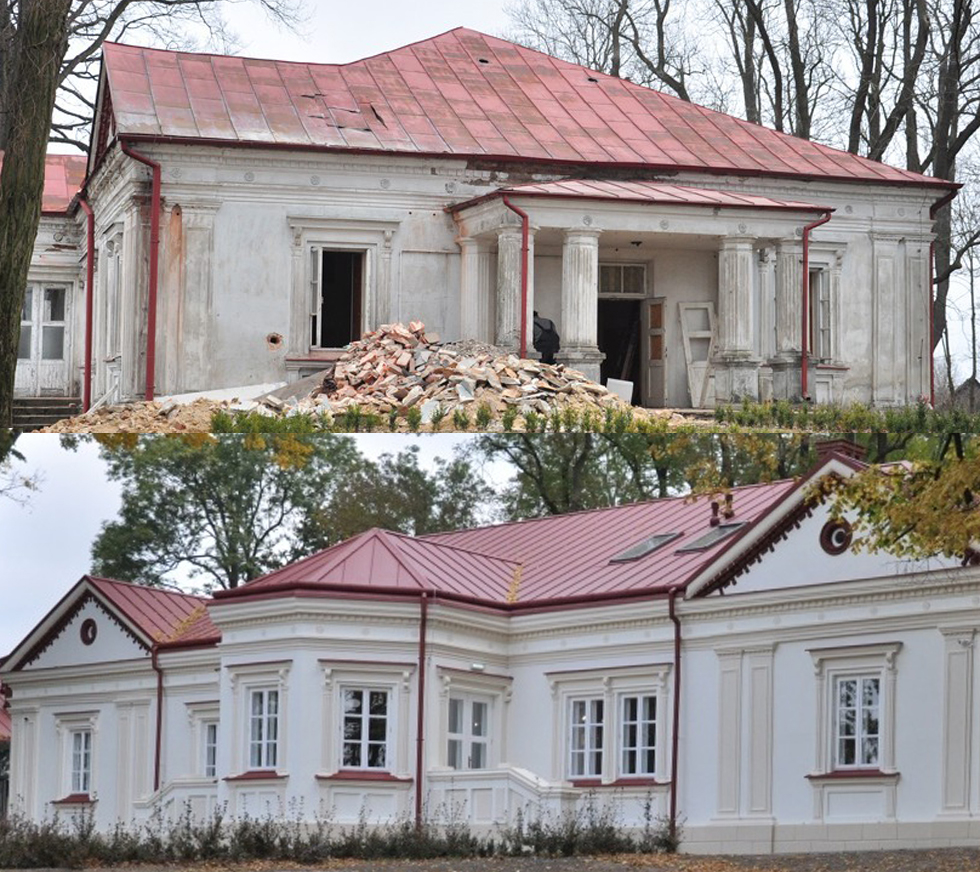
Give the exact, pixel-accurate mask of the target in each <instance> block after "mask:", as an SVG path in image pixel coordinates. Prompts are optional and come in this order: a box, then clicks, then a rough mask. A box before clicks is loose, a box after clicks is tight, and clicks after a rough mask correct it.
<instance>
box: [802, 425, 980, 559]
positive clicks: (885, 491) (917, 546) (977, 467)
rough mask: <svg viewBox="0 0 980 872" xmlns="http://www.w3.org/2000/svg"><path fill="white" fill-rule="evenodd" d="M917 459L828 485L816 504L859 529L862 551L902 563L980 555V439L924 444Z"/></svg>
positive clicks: (828, 481)
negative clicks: (827, 503)
mask: <svg viewBox="0 0 980 872" xmlns="http://www.w3.org/2000/svg"><path fill="white" fill-rule="evenodd" d="M915 453H916V454H917V455H918V458H919V459H917V460H906V461H902V462H899V463H891V464H886V465H881V466H871V467H869V468H868V469H867V470H864V471H862V472H859V473H857V474H855V475H853V476H851V477H849V478H827V479H825V480H823V481H822V482H820V484H819V486H818V488H817V489H816V490H815V492H814V494H813V496H814V498H816V497H818V496H822V497H830V498H832V500H833V502H832V505H833V512H834V514H835V515H836V516H838V517H840V516H842V515H844V514H846V515H847V517H848V519H849V520H850V521H851V524H852V526H853V528H854V533H855V536H854V542H853V546H852V547H854V548H855V549H858V548H868V549H871V550H887V551H890V552H892V553H893V554H897V555H899V556H902V557H920V558H921V557H930V556H935V555H943V556H946V557H964V556H974V555H976V554H977V553H980V510H978V509H980V506H978V503H977V495H978V494H980V440H978V439H977V438H976V437H968V436H965V435H956V434H954V435H951V436H948V437H946V438H944V439H942V440H941V441H940V440H936V439H929V440H918V441H917V442H916V444H915Z"/></svg>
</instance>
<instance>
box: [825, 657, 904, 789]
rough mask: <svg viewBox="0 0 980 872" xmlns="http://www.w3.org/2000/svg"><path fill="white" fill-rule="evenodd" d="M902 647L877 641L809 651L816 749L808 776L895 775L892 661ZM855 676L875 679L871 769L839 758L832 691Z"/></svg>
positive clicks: (868, 765) (834, 701) (835, 698)
mask: <svg viewBox="0 0 980 872" xmlns="http://www.w3.org/2000/svg"><path fill="white" fill-rule="evenodd" d="M901 648H902V643H901V642H882V643H877V644H870V645H850V646H840V647H833V648H812V649H808V653H809V654H810V656H811V658H812V659H813V664H814V673H815V679H816V680H815V682H814V684H815V689H816V706H815V708H816V711H815V714H816V720H815V723H816V730H815V737H816V749H815V754H814V769H813V772H812V773H811V774H810V776H809V777H811V778H820V777H821V776H825V775H828V774H840V775H848V774H853V775H861V774H867V773H882V774H886V775H887V774H893V773H894V772H895V727H896V721H895V692H896V685H897V666H896V658H897V655H898V653H899V651H900V650H901ZM854 678H857V679H868V678H877V679H878V680H879V684H878V736H877V738H878V762H877V763H876V764H874V765H871V764H860V763H858V764H854V765H851V764H842V763H841V762H840V761H839V759H838V747H837V734H838V724H837V721H838V705H837V688H838V683H839V681H841V680H848V679H854ZM859 711H860V709H859Z"/></svg>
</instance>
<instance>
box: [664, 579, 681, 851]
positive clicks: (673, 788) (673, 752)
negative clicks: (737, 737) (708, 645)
mask: <svg viewBox="0 0 980 872" xmlns="http://www.w3.org/2000/svg"><path fill="white" fill-rule="evenodd" d="M676 596H677V588H671V591H670V593H669V594H668V597H669V598H668V600H667V612H668V614H669V615H670V620H671V622H672V623H673V625H674V714H673V725H672V727H671V731H670V838H671V841H673V840H674V839H676V838H677V769H678V760H677V747H678V741H679V738H680V736H679V734H680V726H681V622H680V618H678V617H677V611H676V609H675V607H674V599H675V598H676Z"/></svg>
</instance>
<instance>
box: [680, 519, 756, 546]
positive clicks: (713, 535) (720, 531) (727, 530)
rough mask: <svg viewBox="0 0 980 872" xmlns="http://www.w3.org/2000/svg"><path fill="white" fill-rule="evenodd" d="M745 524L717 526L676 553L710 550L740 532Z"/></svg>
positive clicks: (743, 522)
mask: <svg viewBox="0 0 980 872" xmlns="http://www.w3.org/2000/svg"><path fill="white" fill-rule="evenodd" d="M745 524H746V522H745V521H738V522H737V523H735V524H719V525H718V526H717V527H712V528H711V529H710V530H708V532H707V533H705V534H704V535H703V536H699V537H698V538H697V539H695V540H694V541H693V542H690V543H688V544H687V545H685V546H684V547H683V548H678V549H677V553H678V554H680V552H681V551H704V550H705V549H706V548H710V547H711V546H712V545H715V544H717V543H718V542H721V540H722V539H727V538H728V537H729V536H731V535H732V533H734V532H735V531H736V530H740V529H741V528H742V527H744V526H745Z"/></svg>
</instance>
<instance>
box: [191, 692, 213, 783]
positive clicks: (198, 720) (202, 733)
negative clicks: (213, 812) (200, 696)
mask: <svg viewBox="0 0 980 872" xmlns="http://www.w3.org/2000/svg"><path fill="white" fill-rule="evenodd" d="M186 707H187V720H188V723H189V724H190V730H191V735H190V740H191V741H190V746H189V747H190V749H191V753H192V754H193V760H192V761H191V765H192V766H193V769H192V772H193V774H194V775H197V776H200V777H201V778H207V779H209V780H214V779H215V778H217V775H218V773H217V767H218V753H219V752H218V747H219V745H220V743H221V721H220V717H219V715H220V704H219V703H218V702H217V701H216V700H208V701H206V702H197V701H195V702H188V703H186ZM212 726H213V727H214V728H215V733H216V736H215V738H216V740H217V741H216V743H215V759H214V766H215V771H214V774H212V775H209V774H208V729H209V728H210V727H212Z"/></svg>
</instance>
